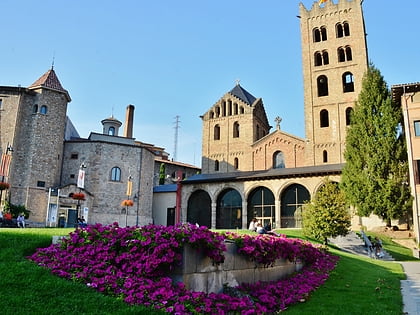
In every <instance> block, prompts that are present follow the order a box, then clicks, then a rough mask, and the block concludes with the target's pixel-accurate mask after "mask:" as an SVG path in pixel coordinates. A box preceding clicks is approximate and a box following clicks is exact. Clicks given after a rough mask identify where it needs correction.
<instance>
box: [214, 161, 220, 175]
mask: <svg viewBox="0 0 420 315" xmlns="http://www.w3.org/2000/svg"><path fill="white" fill-rule="evenodd" d="M219 168H220V166H219V160H216V161H214V170H215V171H216V172H217V171H219Z"/></svg>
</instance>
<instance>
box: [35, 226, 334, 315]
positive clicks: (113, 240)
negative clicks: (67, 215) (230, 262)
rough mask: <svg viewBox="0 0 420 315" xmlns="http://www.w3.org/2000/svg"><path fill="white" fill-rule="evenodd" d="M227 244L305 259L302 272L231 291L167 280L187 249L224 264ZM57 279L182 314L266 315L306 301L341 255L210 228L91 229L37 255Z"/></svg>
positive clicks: (260, 255)
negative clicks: (190, 286)
mask: <svg viewBox="0 0 420 315" xmlns="http://www.w3.org/2000/svg"><path fill="white" fill-rule="evenodd" d="M225 238H228V239H230V240H233V241H234V242H235V243H236V244H237V246H238V248H239V249H238V251H239V253H242V254H244V255H247V256H250V257H254V259H255V261H256V262H258V263H261V264H264V265H270V264H272V263H273V262H274V260H275V259H277V258H280V257H281V258H285V259H289V260H291V261H297V260H300V261H304V262H305V267H304V268H303V270H302V272H301V273H299V274H296V275H295V276H293V277H291V278H289V279H285V280H280V281H274V282H268V283H267V282H259V283H255V284H242V285H240V286H238V287H236V288H230V290H229V292H228V290H227V291H226V292H225V293H218V294H216V293H210V294H206V293H204V292H191V291H188V290H187V289H186V288H185V286H184V284H182V283H173V282H172V280H171V279H170V278H169V277H168V274H169V273H170V272H171V271H172V270H173V269H174V268H175V267H176V266H177V265H179V264H180V263H181V259H182V247H183V246H184V245H185V244H189V245H190V246H191V247H192V248H195V249H197V250H198V251H200V252H202V253H204V254H205V255H207V256H208V257H210V258H211V259H212V260H213V262H214V263H215V264H219V263H223V261H224V255H223V253H224V251H226V247H225V245H224V240H225ZM29 259H31V260H32V261H34V262H36V263H37V264H39V265H40V266H44V267H46V268H49V269H51V271H52V273H54V274H56V275H58V276H61V277H65V278H67V279H72V280H74V281H79V282H82V283H85V284H86V285H87V286H89V287H92V288H94V289H96V290H98V291H100V292H103V293H106V294H110V295H113V296H116V297H122V298H123V299H124V301H125V302H127V303H129V304H143V305H147V306H151V307H154V308H157V309H162V310H164V311H166V312H169V313H177V314H192V313H196V314H197V313H199V314H226V313H242V314H263V313H272V312H277V311H280V310H282V309H284V308H285V307H286V306H287V305H290V304H293V303H296V302H297V301H302V300H304V299H306V297H307V296H308V294H309V293H310V292H311V291H313V290H314V289H315V288H317V287H319V286H320V285H321V284H322V283H323V282H324V281H325V280H326V279H327V277H328V272H329V271H330V270H332V269H333V268H334V266H335V264H336V262H337V257H336V256H332V255H330V254H328V253H327V252H326V251H323V250H319V249H317V248H315V247H313V246H312V245H311V244H310V243H306V242H303V241H300V240H295V239H287V238H285V237H275V236H255V237H253V236H249V235H244V236H239V235H237V234H233V233H231V234H227V235H223V234H219V233H215V232H212V231H210V230H208V229H207V228H206V227H197V226H195V225H191V224H179V225H176V226H170V227H164V226H157V225H147V226H143V227H140V228H138V227H127V228H120V227H119V226H118V224H117V223H114V224H112V225H110V226H102V225H100V224H97V225H91V226H88V227H86V228H83V229H76V230H75V231H74V232H72V233H70V236H69V238H68V239H64V240H63V241H62V243H60V244H55V245H54V244H53V245H51V246H49V247H47V248H41V249H38V250H37V251H36V252H35V253H34V254H33V255H32V256H31V257H29Z"/></svg>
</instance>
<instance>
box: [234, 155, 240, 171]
mask: <svg viewBox="0 0 420 315" xmlns="http://www.w3.org/2000/svg"><path fill="white" fill-rule="evenodd" d="M233 167H234V168H235V170H237V169H238V168H239V159H238V158H237V157H236V158H235V159H234V160H233Z"/></svg>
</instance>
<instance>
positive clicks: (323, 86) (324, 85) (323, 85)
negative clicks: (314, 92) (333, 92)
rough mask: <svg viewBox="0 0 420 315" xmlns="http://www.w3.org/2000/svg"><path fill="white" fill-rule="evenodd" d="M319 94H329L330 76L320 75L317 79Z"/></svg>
mask: <svg viewBox="0 0 420 315" xmlns="http://www.w3.org/2000/svg"><path fill="white" fill-rule="evenodd" d="M316 82H317V87H318V96H327V95H328V78H327V77H326V76H325V75H320V76H319V77H318V78H317V80H316Z"/></svg>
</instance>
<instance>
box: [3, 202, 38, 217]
mask: <svg viewBox="0 0 420 315" xmlns="http://www.w3.org/2000/svg"><path fill="white" fill-rule="evenodd" d="M3 211H4V212H10V214H11V215H12V217H13V218H17V217H18V216H19V215H20V214H23V215H24V216H25V218H26V219H28V218H29V214H30V213H31V212H30V211H29V210H28V209H26V207H25V206H24V205H14V204H11V203H10V202H9V201H6V202H5V204H4V208H3Z"/></svg>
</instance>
